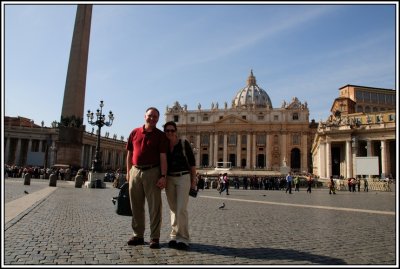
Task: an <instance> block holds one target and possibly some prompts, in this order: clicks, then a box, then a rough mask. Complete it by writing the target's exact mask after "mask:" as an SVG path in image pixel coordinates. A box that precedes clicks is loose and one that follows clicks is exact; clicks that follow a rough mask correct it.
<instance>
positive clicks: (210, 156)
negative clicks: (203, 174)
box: [208, 133, 214, 166]
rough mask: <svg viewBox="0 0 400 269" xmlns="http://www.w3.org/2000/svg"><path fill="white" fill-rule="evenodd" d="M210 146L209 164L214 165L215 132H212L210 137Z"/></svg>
mask: <svg viewBox="0 0 400 269" xmlns="http://www.w3.org/2000/svg"><path fill="white" fill-rule="evenodd" d="M208 141H209V142H208V143H209V148H208V155H209V156H208V166H212V165H213V163H214V134H213V133H210V135H209V139H208Z"/></svg>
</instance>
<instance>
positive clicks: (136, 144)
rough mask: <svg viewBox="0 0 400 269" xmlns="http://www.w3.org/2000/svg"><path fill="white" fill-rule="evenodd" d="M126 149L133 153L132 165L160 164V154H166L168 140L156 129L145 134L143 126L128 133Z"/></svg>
mask: <svg viewBox="0 0 400 269" xmlns="http://www.w3.org/2000/svg"><path fill="white" fill-rule="evenodd" d="M126 149H127V150H129V151H133V154H132V160H131V162H132V164H133V165H154V164H160V153H166V152H167V150H168V138H167V136H166V135H165V133H164V132H162V131H161V130H160V129H157V128H154V129H153V131H152V132H146V131H145V129H144V125H143V126H142V127H139V128H135V129H133V131H132V132H131V133H130V135H129V138H128V143H127V144H126Z"/></svg>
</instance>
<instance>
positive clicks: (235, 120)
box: [215, 115, 249, 124]
mask: <svg viewBox="0 0 400 269" xmlns="http://www.w3.org/2000/svg"><path fill="white" fill-rule="evenodd" d="M215 123H218V124H243V123H249V121H248V120H245V119H242V118H240V117H238V116H236V115H228V116H226V117H223V118H222V119H220V120H217V121H216V122H215Z"/></svg>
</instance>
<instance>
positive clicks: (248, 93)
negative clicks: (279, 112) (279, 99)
mask: <svg viewBox="0 0 400 269" xmlns="http://www.w3.org/2000/svg"><path fill="white" fill-rule="evenodd" d="M232 107H233V108H247V107H257V108H264V107H265V108H271V109H272V102H271V99H270V98H269V96H268V94H267V92H266V91H264V90H263V89H261V88H260V87H258V85H257V83H256V78H255V77H254V76H253V70H251V72H250V76H249V78H248V79H247V86H246V87H244V88H243V89H241V90H239V91H238V93H237V94H236V96H235V97H234V98H233V100H232Z"/></svg>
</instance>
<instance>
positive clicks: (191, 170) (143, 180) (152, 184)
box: [126, 107, 197, 250]
mask: <svg viewBox="0 0 400 269" xmlns="http://www.w3.org/2000/svg"><path fill="white" fill-rule="evenodd" d="M159 117H160V112H159V111H158V109H157V108H155V107H150V108H148V109H147V110H146V113H145V116H144V119H145V123H144V125H143V126H141V127H138V128H135V129H133V130H132V132H131V133H130V135H129V138H128V143H127V146H126V149H127V156H126V172H127V173H126V177H127V178H126V179H127V182H128V183H129V197H130V203H131V208H132V230H133V236H132V238H130V239H129V240H128V245H134V246H136V245H144V231H145V201H146V200H147V204H148V209H149V219H150V244H149V246H150V248H160V231H161V223H162V199H161V190H162V189H164V188H165V192H166V195H167V201H168V205H169V208H170V213H171V227H172V230H171V233H170V241H169V246H170V247H172V248H177V249H181V250H187V249H189V242H190V238H189V216H188V211H187V205H188V201H189V190H190V189H191V188H195V187H196V184H197V183H196V167H195V158H194V154H193V151H192V148H191V146H190V144H189V142H188V141H187V140H184V142H181V140H180V139H179V138H178V136H177V126H176V124H175V122H173V121H169V122H167V123H166V124H165V125H164V132H162V131H161V130H160V129H158V128H157V127H156V125H157V122H158V120H159Z"/></svg>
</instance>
